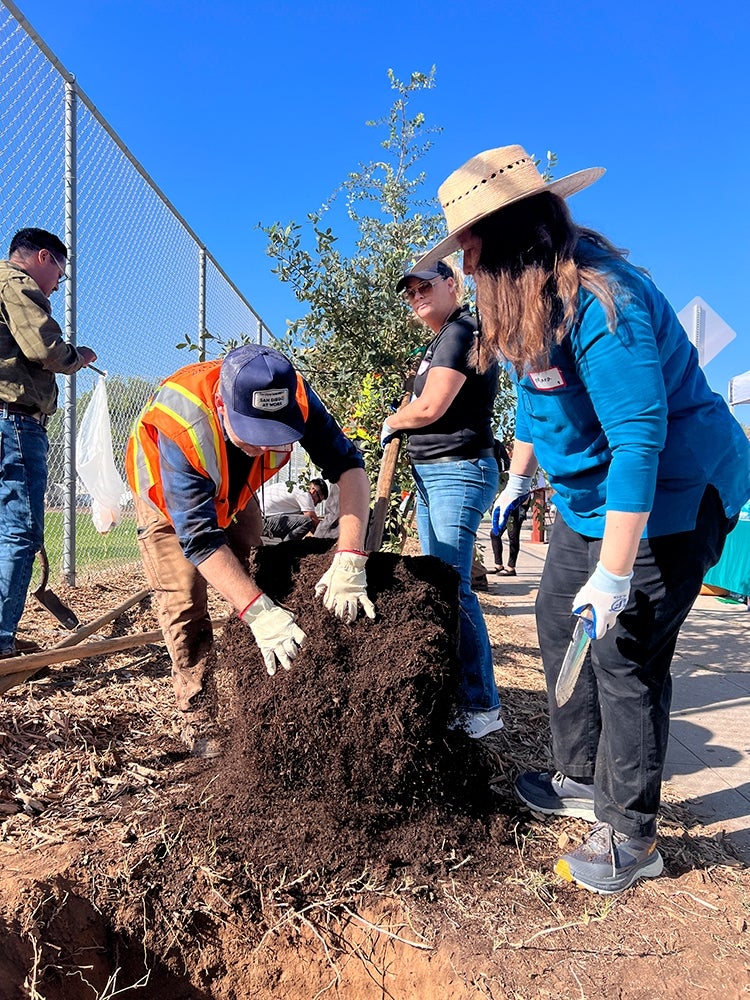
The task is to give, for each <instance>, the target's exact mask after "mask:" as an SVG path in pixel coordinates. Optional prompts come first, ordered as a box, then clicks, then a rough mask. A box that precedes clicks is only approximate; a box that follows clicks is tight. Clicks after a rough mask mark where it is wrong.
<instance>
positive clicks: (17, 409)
mask: <svg viewBox="0 0 750 1000" xmlns="http://www.w3.org/2000/svg"><path fill="white" fill-rule="evenodd" d="M11 414H13V415H16V414H17V415H18V416H21V417H31V419H32V420H36V422H37V423H38V424H41V425H42V427H46V426H47V424H48V423H49V421H50V417H49V414H47V413H42V411H41V410H38V409H37V408H36V407H35V406H25V405H24V404H23V403H0V417H9V416H11Z"/></svg>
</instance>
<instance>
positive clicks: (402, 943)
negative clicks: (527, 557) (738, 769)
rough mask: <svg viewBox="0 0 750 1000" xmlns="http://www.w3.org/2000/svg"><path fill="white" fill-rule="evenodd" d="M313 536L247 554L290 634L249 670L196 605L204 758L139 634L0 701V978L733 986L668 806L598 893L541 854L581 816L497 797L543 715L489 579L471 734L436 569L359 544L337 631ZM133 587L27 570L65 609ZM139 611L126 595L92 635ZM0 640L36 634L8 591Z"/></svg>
mask: <svg viewBox="0 0 750 1000" xmlns="http://www.w3.org/2000/svg"><path fill="white" fill-rule="evenodd" d="M329 558H330V556H329V555H328V554H327V553H325V552H324V551H322V550H321V547H320V546H318V545H311V544H309V543H304V544H302V545H296V546H286V545H284V546H273V547H269V548H268V549H265V550H261V552H260V554H259V559H258V563H257V566H256V571H257V577H258V580H259V582H260V583H261V586H263V587H264V588H265V589H267V590H268V592H269V593H271V594H272V595H273V596H274V597H275V598H276V599H278V600H280V601H282V602H283V603H285V605H287V606H288V607H290V608H294V609H295V611H296V612H297V614H298V623H299V624H300V626H301V627H302V628H303V629H304V630H305V632H306V633H307V640H306V643H305V645H304V646H303V649H302V651H301V653H300V656H299V657H298V659H297V660H296V661H295V666H294V669H293V670H292V671H290V672H285V671H281V670H280V671H279V673H278V674H277V675H276V676H275V677H274V678H269V677H268V676H267V675H266V673H265V670H264V668H263V664H262V661H261V659H260V655H259V653H258V651H257V649H256V648H255V646H254V644H253V642H252V636H251V634H250V633H249V631H248V630H247V629H246V628H245V626H243V625H242V624H241V623H240V622H238V621H237V620H236V619H230V621H229V623H228V624H227V625H226V626H225V627H219V628H217V653H218V667H217V673H216V692H217V704H218V709H219V717H220V720H221V722H222V724H223V726H224V727H225V730H226V740H225V743H226V749H225V752H224V754H223V755H222V756H221V757H220V758H218V759H217V760H212V761H198V760H195V759H194V758H191V757H190V756H188V754H187V752H186V750H185V749H184V746H183V744H182V742H181V739H180V728H181V726H180V718H179V713H178V712H177V710H176V708H175V706H174V702H173V696H172V691H171V682H170V679H169V661H168V658H167V656H166V653H165V651H164V648H163V646H162V645H161V644H158V643H154V644H151V645H148V646H140V647H139V648H136V649H134V650H131V651H128V652H121V653H116V654H112V655H110V656H108V657H91V658H89V659H84V660H82V661H70V662H68V663H65V664H63V665H60V666H53V667H51V668H48V669H46V670H45V671H43V672H42V673H40V674H38V675H37V676H36V677H35V678H34V679H33V680H31V681H29V682H27V683H25V684H23V685H20V686H18V687H15V688H12V689H11V690H9V691H8V692H7V694H6V695H5V696H3V697H2V698H0V862H1V863H0V940H1V941H2V943H3V947H2V949H0V1000H17V998H18V1000H20V998H29V1000H89V998H99V1000H103V998H110V997H115V996H118V997H119V996H123V995H125V996H131V995H132V996H134V997H135V996H139V997H143V998H147V1000H166V998H169V1000H249V998H258V1000H271V998H279V997H283V998H285V1000H302V998H305V1000H312V998H317V997H321V996H323V997H336V996H340V997H346V998H351V1000H360V998H361V1000H370V998H393V1000H412V998H413V1000H422V998H424V1000H427V998H430V1000H432V998H441V1000H442V998H446V1000H458V998H474V997H477V998H478V997H488V998H495V1000H500V998H503V1000H505V998H508V1000H531V998H537V997H540V998H545V997H557V998H560V997H562V998H566V1000H567V998H587V1000H604V998H607V1000H609V998H620V1000H641V998H644V1000H645V998H647V997H648V998H651V997H653V996H664V997H670V998H671V997H674V998H678V997H679V998H685V1000H693V998H696V1000H697V998H699V997H700V998H706V997H709V998H713V997H721V998H729V1000H731V998H735V997H740V996H745V995H747V994H748V993H749V992H750V977H749V976H748V954H749V949H750V941H749V940H748V923H749V922H750V879H749V878H748V872H747V870H746V868H745V867H744V866H743V865H742V864H741V863H740V862H739V861H738V860H737V859H736V858H735V857H734V856H733V855H732V853H731V851H730V849H729V846H728V845H727V844H726V843H725V842H724V841H723V840H722V839H721V838H717V837H708V836H706V835H705V834H704V833H703V832H702V828H701V827H700V825H699V824H698V823H697V822H696V820H695V819H694V818H693V817H692V816H691V815H690V813H689V812H688V810H687V809H686V808H685V807H684V806H683V805H682V804H681V803H679V802H674V801H672V802H665V803H664V804H663V808H662V814H661V817H660V838H661V839H660V849H661V851H662V853H663V855H664V859H665V873H664V876H663V877H662V878H660V879H656V880H650V881H648V882H646V883H641V884H639V885H637V886H636V887H634V888H633V889H631V890H628V891H627V892H625V893H623V894H622V895H620V896H617V897H599V896H596V895H593V894H589V893H587V892H585V891H583V890H579V889H577V888H575V887H573V886H571V885H568V884H567V883H563V882H561V881H560V880H559V879H557V877H556V876H555V875H554V874H553V873H552V866H553V864H554V861H555V859H556V857H557V855H558V853H559V852H560V851H561V850H563V849H565V848H566V847H567V846H568V845H569V844H571V843H575V842H576V841H577V840H578V839H580V837H581V836H582V834H583V833H584V832H585V830H586V824H585V823H583V822H582V821H579V820H563V819H545V818H544V817H540V816H535V815H533V814H531V813H529V812H528V811H527V810H525V809H523V808H522V807H520V805H519V804H518V803H517V802H516V801H515V800H514V798H513V795H512V791H511V789H512V782H513V779H514V777H515V775H516V774H517V773H518V771H519V770H521V769H525V768H528V767H540V766H544V765H545V764H546V762H547V740H548V730H547V722H546V695H545V693H544V684H543V679H542V672H541V664H540V662H539V656H538V649H537V646H536V639H535V636H534V635H533V634H532V633H530V632H529V631H527V630H523V629H522V628H520V627H519V626H518V624H517V623H516V622H515V621H514V619H513V618H512V617H510V616H508V615H506V614H504V610H503V599H502V581H499V580H498V581H496V582H493V583H492V585H491V587H490V590H489V591H487V592H483V593H480V595H479V596H480V600H481V602H482V606H483V610H484V612H485V616H486V619H487V622H488V628H489V631H490V635H491V639H492V642H493V654H494V660H495V666H496V673H497V679H498V683H499V686H500V689H501V695H502V698H503V715H504V719H505V728H504V729H503V730H502V731H501V732H500V733H497V734H493V735H492V736H491V737H487V738H486V739H484V740H481V741H471V740H468V739H465V738H463V737H461V736H459V735H455V734H452V733H451V732H450V731H449V730H448V729H447V727H446V723H447V721H448V719H449V717H450V714H451V712H452V700H453V692H454V689H455V633H456V621H457V618H456V615H457V612H456V600H455V593H456V578H455V576H454V574H453V573H452V571H450V570H449V569H448V568H447V567H445V566H444V565H443V564H441V563H439V562H438V561H437V560H434V559H429V558H424V557H413V556H406V557H397V556H391V555H386V554H379V555H377V556H374V557H372V558H371V559H370V561H369V563H368V587H369V591H370V595H371V597H372V598H373V600H374V601H375V603H376V606H377V609H378V618H377V619H376V621H375V622H370V621H369V620H367V619H360V620H359V621H358V622H357V623H356V624H355V625H353V626H350V625H345V624H342V623H341V622H339V621H338V620H336V619H335V618H333V617H332V616H330V615H329V614H327V613H326V612H325V611H324V610H323V609H322V607H321V605H320V604H319V603H318V602H317V601H315V600H314V599H313V598H312V591H313V588H314V584H315V582H316V581H317V579H318V578H319V576H320V575H321V574H322V572H323V571H324V569H325V568H326V567H327V564H328V560H329ZM142 586H143V579H142V577H141V575H140V573H139V571H138V570H133V571H132V573H130V574H119V575H118V577H117V578H116V579H113V580H109V581H107V582H101V581H99V582H96V583H91V584H86V585H82V586H79V587H78V588H76V589H69V588H65V587H64V586H56V587H55V590H56V591H57V593H58V594H59V596H60V597H61V598H63V599H64V600H65V601H67V603H69V604H70V605H72V606H73V607H74V609H75V610H76V611H77V613H78V616H79V618H80V619H81V621H82V622H87V621H91V620H93V619H94V618H96V617H98V616H99V615H101V614H103V613H104V612H105V611H106V610H107V609H109V608H114V607H116V606H118V605H120V604H121V603H122V602H123V601H124V600H125V599H126V598H127V597H128V596H129V595H130V594H132V593H135V592H136V591H138V590H139V589H140V588H141V587H142ZM228 613H229V609H228V607H227V606H226V605H225V604H223V602H221V601H219V600H218V599H217V600H216V601H215V605H214V606H213V607H212V614H213V616H214V618H215V620H219V619H221V618H224V617H225V616H227V615H228ZM155 628H157V623H156V618H155V615H154V613H153V609H152V607H151V599H150V598H147V599H146V600H145V601H144V602H143V603H142V604H140V605H138V606H136V607H135V608H133V609H132V610H130V611H128V612H126V613H125V614H124V615H123V616H121V617H120V618H119V619H118V620H117V621H116V622H115V623H114V624H111V625H108V626H106V627H105V628H103V629H102V630H101V632H100V633H99V634H98V635H97V636H96V637H95V638H106V637H109V636H114V635H129V634H132V633H139V632H146V631H149V630H152V629H155ZM20 635H21V637H23V638H31V639H35V640H36V641H38V642H39V643H40V644H41V645H43V646H44V647H48V646H52V645H54V644H55V643H56V642H58V641H59V640H60V639H61V638H63V637H64V633H63V631H62V630H61V629H60V628H59V627H58V626H57V625H56V623H55V622H54V620H53V619H52V618H51V617H50V616H49V614H48V613H47V612H46V611H44V610H43V609H42V608H41V607H40V606H39V605H37V604H36V602H34V601H33V600H32V599H30V600H29V603H28V604H27V608H26V611H25V614H24V618H23V620H22V631H21V632H20ZM89 641H92V640H89Z"/></svg>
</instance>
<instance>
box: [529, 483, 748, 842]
mask: <svg viewBox="0 0 750 1000" xmlns="http://www.w3.org/2000/svg"><path fill="white" fill-rule="evenodd" d="M735 522H736V519H735V520H734V521H729V520H728V519H727V517H726V516H725V514H724V510H723V507H722V505H721V500H720V498H719V496H718V494H717V492H716V490H715V489H714V488H713V487H708V489H707V490H706V493H705V495H704V497H703V501H702V503H701V507H700V511H699V512H698V520H697V524H696V527H695V529H694V530H693V531H686V532H681V533H679V534H674V535H664V536H662V537H661V538H651V539H643V540H641V543H640V546H639V549H638V556H637V559H636V562H635V566H634V567H633V574H634V575H633V581H632V585H631V591H630V599H629V601H628V605H627V607H626V608H625V610H624V611H623V612H622V614H621V615H620V616H619V618H618V619H617V623H616V624H615V626H614V628H612V629H610V631H609V632H607V634H606V635H605V636H604V637H603V638H602V639H598V640H595V641H594V642H592V643H591V646H590V647H589V654H588V656H587V658H586V662H585V663H584V665H583V670H582V671H581V676H580V678H579V680H578V684H577V685H576V688H575V691H574V692H573V696H572V697H571V699H570V701H568V702H567V703H566V704H565V705H563V707H562V708H558V707H557V706H556V704H555V696H554V691H555V683H556V681H557V676H558V674H559V672H560V667H561V666H562V661H563V657H564V656H565V651H566V649H567V647H568V643H569V641H570V637H571V634H572V631H573V626H574V624H575V619H574V617H573V615H572V614H571V610H570V609H571V607H572V604H573V598H574V596H575V595H576V593H577V592H578V590H579V589H580V588H581V587H582V586H583V585H584V583H585V582H586V581H587V580H588V578H589V576H590V575H591V573H592V572H593V571H594V568H595V566H596V563H597V560H598V558H599V553H600V550H601V544H602V543H601V539H598V538H588V537H584V536H583V535H579V534H578V533H577V532H575V531H572V530H571V529H570V528H569V527H568V526H567V525H566V524H565V522H564V521H563V519H562V517H558V518H557V520H556V522H555V525H554V528H553V530H552V534H551V538H550V543H549V550H548V553H547V559H546V563H545V567H544V571H543V573H542V579H541V582H540V586H539V593H538V595H537V599H536V621H537V630H538V633H539V647H540V649H541V652H542V660H543V663H544V672H545V675H546V680H547V697H548V701H549V712H550V727H551V730H552V755H553V764H554V767H555V768H557V769H558V770H560V771H562V772H563V773H564V774H566V775H568V776H569V777H571V778H581V779H592V778H593V780H594V811H595V813H596V816H597V819H599V820H600V821H603V822H606V823H609V824H611V826H613V827H614V829H615V830H617V831H618V832H620V833H624V834H626V835H627V836H630V837H650V836H653V835H654V834H655V832H656V813H657V811H658V809H659V801H660V797H661V778H662V772H663V770H664V759H665V756H666V752H667V739H668V736H669V709H670V704H671V699H672V678H671V675H670V665H671V662H672V656H673V655H674V649H675V644H676V642H677V636H678V633H679V631H680V628H681V626H682V623H683V622H684V620H685V618H686V617H687V614H688V612H689V611H690V609H691V607H692V606H693V603H694V601H695V598H696V597H697V596H698V593H699V592H700V588H701V584H702V582H703V577H704V576H705V574H706V572H707V571H708V569H709V568H710V567H711V566H713V565H714V564H715V563H716V562H717V561H718V560H719V557H720V556H721V551H722V549H723V547H724V541H725V539H726V536H727V534H728V532H729V530H730V529H731V527H733V525H734V523H735Z"/></svg>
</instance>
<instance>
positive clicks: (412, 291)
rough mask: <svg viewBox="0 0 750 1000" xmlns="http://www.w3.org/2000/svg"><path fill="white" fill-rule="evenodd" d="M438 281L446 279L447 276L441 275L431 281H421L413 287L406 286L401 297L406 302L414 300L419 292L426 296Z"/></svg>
mask: <svg viewBox="0 0 750 1000" xmlns="http://www.w3.org/2000/svg"><path fill="white" fill-rule="evenodd" d="M436 281H445V278H443V277H439V278H433V279H432V280H431V281H420V282H419V284H418V285H414V287H413V288H405V289H404V290H403V292H401V298H402V299H403V300H404V302H413V300H414V298H415V296H416V295H417V294H419V295H421V296H422V298H424V297H425V296H426V295H429V294H430V292H431V291H432V289H433V286H434V284H435V282H436Z"/></svg>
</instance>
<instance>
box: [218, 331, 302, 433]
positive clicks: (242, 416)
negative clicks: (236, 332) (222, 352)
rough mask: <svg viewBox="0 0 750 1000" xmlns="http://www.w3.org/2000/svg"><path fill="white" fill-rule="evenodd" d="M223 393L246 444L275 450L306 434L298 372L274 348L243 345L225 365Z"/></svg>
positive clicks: (232, 354)
mask: <svg viewBox="0 0 750 1000" xmlns="http://www.w3.org/2000/svg"><path fill="white" fill-rule="evenodd" d="M219 394H220V395H221V398H222V400H223V401H224V405H225V406H226V408H227V412H228V414H229V421H230V423H231V425H232V430H233V431H234V432H235V434H236V435H237V437H238V438H240V439H241V440H242V441H244V442H245V443H246V444H252V445H257V446H259V447H261V446H262V447H266V448H273V447H275V446H277V445H282V444H293V443H294V442H295V441H299V439H300V438H301V437H302V435H303V433H304V430H305V418H304V416H303V415H302V410H301V409H300V408H299V405H298V404H297V372H296V371H295V370H294V367H293V366H292V363H291V361H289V359H288V358H285V357H284V355H283V354H281V353H280V352H279V351H276V350H274V348H273V347H264V346H262V345H261V344H243V345H242V347H237V348H235V349H234V350H233V351H230V352H229V354H227V356H226V357H225V358H224V360H223V361H222V363H221V372H220V375H219Z"/></svg>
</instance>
